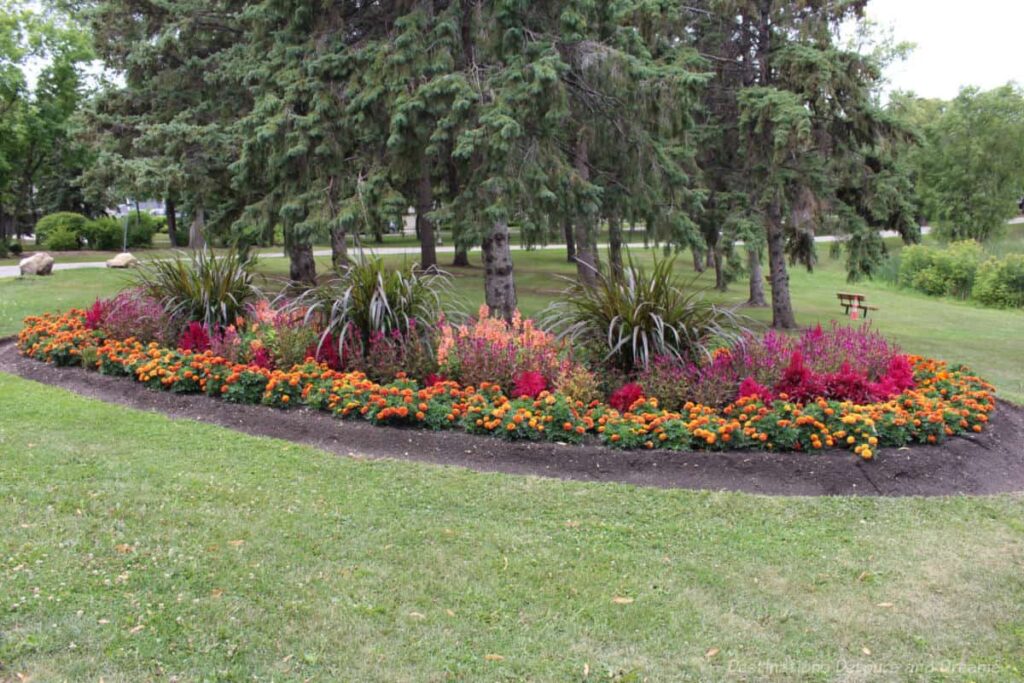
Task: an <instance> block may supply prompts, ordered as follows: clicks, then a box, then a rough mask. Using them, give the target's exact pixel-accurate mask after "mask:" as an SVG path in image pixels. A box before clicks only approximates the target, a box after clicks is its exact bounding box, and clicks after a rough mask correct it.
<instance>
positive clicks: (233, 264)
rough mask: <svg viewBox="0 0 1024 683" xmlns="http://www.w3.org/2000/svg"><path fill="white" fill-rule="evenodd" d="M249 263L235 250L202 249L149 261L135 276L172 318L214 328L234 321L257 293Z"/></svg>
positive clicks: (137, 282)
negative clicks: (213, 250) (220, 253)
mask: <svg viewBox="0 0 1024 683" xmlns="http://www.w3.org/2000/svg"><path fill="white" fill-rule="evenodd" d="M252 265H253V262H252V260H248V259H244V258H243V257H241V256H240V255H238V254H237V253H236V252H234V251H231V252H229V253H228V254H226V255H223V256H218V255H216V254H215V253H213V252H212V251H210V250H208V249H202V250H199V251H194V252H191V253H190V254H189V255H188V256H185V255H184V254H181V253H179V254H178V255H176V256H175V257H174V258H170V259H163V260H159V261H150V262H148V263H146V264H144V265H142V266H140V267H139V268H138V270H137V271H136V275H135V279H136V284H137V285H138V286H139V287H140V288H141V289H142V291H144V292H145V293H146V294H147V295H148V296H151V297H153V298H154V299H157V300H158V301H160V302H161V303H162V304H163V306H164V310H166V311H167V313H168V315H170V316H171V317H172V318H175V319H177V320H180V321H183V322H191V321H198V322H202V323H203V324H205V325H206V326H207V327H208V328H210V329H213V328H215V327H217V326H222V325H231V324H233V323H234V322H235V319H236V318H237V317H238V316H240V315H242V314H243V313H244V310H245V305H246V304H247V303H248V302H249V301H251V300H252V299H255V298H256V297H258V296H259V290H258V289H257V287H256V285H255V283H254V276H253V274H252Z"/></svg>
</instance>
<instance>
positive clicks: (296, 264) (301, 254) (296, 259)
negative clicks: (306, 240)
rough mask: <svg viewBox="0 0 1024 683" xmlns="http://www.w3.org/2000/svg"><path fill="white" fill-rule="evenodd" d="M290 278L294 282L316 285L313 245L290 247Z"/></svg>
mask: <svg viewBox="0 0 1024 683" xmlns="http://www.w3.org/2000/svg"><path fill="white" fill-rule="evenodd" d="M288 259H289V261H290V263H289V267H288V276H289V277H290V278H291V281H292V282H295V283H300V284H305V285H315V284H316V261H315V260H314V259H313V245H311V244H295V243H293V244H290V245H289V246H288Z"/></svg>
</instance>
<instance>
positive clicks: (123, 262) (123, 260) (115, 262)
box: [107, 251, 139, 268]
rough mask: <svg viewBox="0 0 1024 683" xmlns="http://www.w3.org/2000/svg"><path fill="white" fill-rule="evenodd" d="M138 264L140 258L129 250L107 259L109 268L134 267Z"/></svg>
mask: <svg viewBox="0 0 1024 683" xmlns="http://www.w3.org/2000/svg"><path fill="white" fill-rule="evenodd" d="M137 265H139V259H137V258H135V257H134V256H132V255H131V254H129V253H128V252H127V251H126V252H125V253H123V254H118V255H117V256H115V257H114V258H112V259H110V260H109V261H107V268H134V267H135V266H137Z"/></svg>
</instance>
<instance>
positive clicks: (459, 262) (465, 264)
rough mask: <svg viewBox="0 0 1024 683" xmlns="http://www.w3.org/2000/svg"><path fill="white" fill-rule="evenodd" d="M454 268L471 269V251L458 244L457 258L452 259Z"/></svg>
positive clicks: (456, 248) (456, 249) (456, 246)
mask: <svg viewBox="0 0 1024 683" xmlns="http://www.w3.org/2000/svg"><path fill="white" fill-rule="evenodd" d="M452 267H454V268H469V250H468V249H466V248H465V247H463V246H460V245H458V244H456V245H455V258H453V259H452Z"/></svg>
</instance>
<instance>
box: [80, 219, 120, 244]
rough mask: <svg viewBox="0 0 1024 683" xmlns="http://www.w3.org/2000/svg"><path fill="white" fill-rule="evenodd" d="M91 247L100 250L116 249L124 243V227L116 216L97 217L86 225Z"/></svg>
mask: <svg viewBox="0 0 1024 683" xmlns="http://www.w3.org/2000/svg"><path fill="white" fill-rule="evenodd" d="M83 234H84V235H85V238H86V240H88V242H89V248H90V249H95V250H98V251H115V250H117V249H120V248H121V246H122V244H123V243H124V237H123V228H122V227H121V224H120V223H119V222H118V221H117V219H115V218H97V219H95V220H91V221H89V222H88V223H86V225H85V229H84V230H83Z"/></svg>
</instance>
